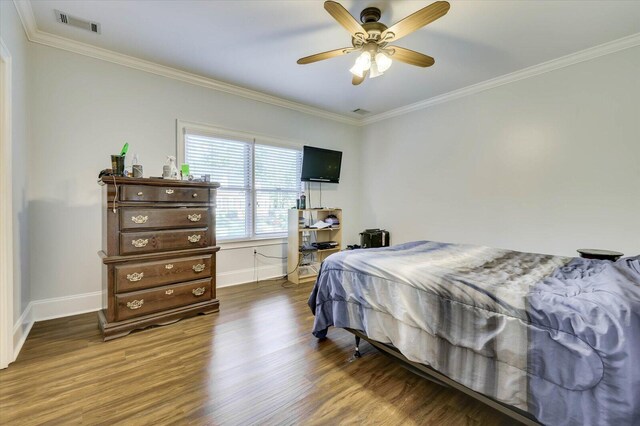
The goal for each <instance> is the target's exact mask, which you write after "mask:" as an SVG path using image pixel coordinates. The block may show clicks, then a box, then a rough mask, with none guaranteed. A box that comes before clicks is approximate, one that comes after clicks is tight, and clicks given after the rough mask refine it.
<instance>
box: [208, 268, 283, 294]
mask: <svg viewBox="0 0 640 426" xmlns="http://www.w3.org/2000/svg"><path fill="white" fill-rule="evenodd" d="M286 273H287V264H286V263H282V264H276V265H262V266H259V267H258V268H245V269H236V270H235V271H229V272H219V273H218V274H217V275H216V287H217V288H222V287H230V286H232V285H239V284H246V283H250V282H253V281H256V280H269V279H271V278H277V277H282V276H283V275H285V274H286Z"/></svg>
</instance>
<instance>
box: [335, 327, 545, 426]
mask: <svg viewBox="0 0 640 426" xmlns="http://www.w3.org/2000/svg"><path fill="white" fill-rule="evenodd" d="M345 330H347V331H348V332H350V333H352V334H354V335H355V338H356V346H355V352H354V354H353V357H354V358H360V356H361V355H360V339H364V340H366V341H367V342H369V343H370V344H371V345H372V346H373V347H375V348H376V349H378V350H380V351H381V352H382V353H384V354H385V355H388V356H390V357H392V358H393V359H394V360H395V361H397V362H399V363H400V365H402V366H403V367H405V368H406V369H408V370H409V371H411V372H413V373H415V374H417V375H419V376H420V377H423V378H425V379H427V380H430V381H432V382H434V383H436V384H438V385H440V386H444V387H451V388H454V389H457V390H459V391H461V392H464V393H465V394H467V395H469V396H471V397H472V398H475V399H477V400H478V401H480V402H482V403H484V404H487V405H489V406H490V407H492V408H495V409H496V410H498V411H500V412H501V413H503V414H506V415H507V416H509V417H511V418H512V419H514V420H517V421H519V422H520V423H522V424H525V425H527V426H539V425H540V423H538V422H537V421H536V419H535V418H534V417H533V416H532V415H531V414H529V413H527V412H525V411H522V410H520V409H518V408H516V407H512V406H510V405H507V404H504V403H502V402H500V401H496V400H495V399H493V398H489V397H488V396H485V395H482V394H481V393H478V392H476V391H474V390H472V389H469V388H468V387H466V386H464V385H461V384H460V383H458V382H456V381H454V380H452V379H450V378H449V377H447V376H445V375H444V374H442V373H440V372H438V371H436V370H434V369H433V368H431V367H429V366H426V365H423V364H420V363H417V362H413V361H410V360H408V359H407V358H406V357H405V356H404V355H402V354H401V353H400V351H399V350H398V349H397V348H395V347H394V346H391V345H387V344H384V343H380V342H377V341H375V340H372V339H370V338H369V337H368V336H367V335H366V334H364V333H362V332H361V331H358V330H354V329H351V328H345Z"/></svg>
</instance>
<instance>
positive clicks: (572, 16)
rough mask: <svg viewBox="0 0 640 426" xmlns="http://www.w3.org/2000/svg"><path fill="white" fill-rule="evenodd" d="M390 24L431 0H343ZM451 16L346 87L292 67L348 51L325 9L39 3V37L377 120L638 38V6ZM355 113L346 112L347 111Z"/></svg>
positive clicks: (292, 4) (472, 8) (336, 69)
mask: <svg viewBox="0 0 640 426" xmlns="http://www.w3.org/2000/svg"><path fill="white" fill-rule="evenodd" d="M341 3H342V5H343V6H344V7H345V8H347V10H349V12H351V14H352V15H353V16H355V17H356V18H359V16H360V11H361V10H362V9H363V8H365V7H367V6H376V7H379V8H380V9H381V10H382V18H381V21H382V22H383V23H385V24H387V25H389V26H390V25H391V24H393V23H394V22H396V21H398V20H400V19H402V18H403V17H405V16H407V15H409V14H411V13H413V12H415V11H416V10H418V9H421V8H422V7H424V6H426V5H428V4H430V3H431V1H430V0H424V1H390V0H386V1H379V0H350V1H346V0H345V1H341ZM451 3H452V4H451V9H450V10H449V13H448V14H447V15H445V16H444V17H442V18H440V19H439V20H437V21H435V22H433V23H432V24H430V25H428V26H426V27H424V28H422V29H420V30H418V31H417V32H415V33H413V34H411V35H409V36H407V37H405V38H403V39H401V40H399V41H398V42H397V45H399V46H402V47H406V48H409V49H413V50H417V51H419V52H423V53H426V54H428V55H430V56H433V57H434V58H435V60H436V63H435V65H434V66H433V67H431V68H418V67H413V66H411V65H407V64H403V63H399V62H395V63H394V64H393V66H392V67H391V68H390V69H389V70H388V71H387V72H386V73H385V75H384V76H382V77H380V78H376V79H368V80H366V81H365V82H364V83H363V84H361V85H360V86H352V85H351V74H350V73H349V71H348V70H349V68H350V67H351V65H352V63H353V61H354V60H355V56H354V55H347V56H344V57H339V58H333V59H329V60H326V61H322V62H318V63H315V64H309V65H297V64H296V60H297V59H298V58H300V57H303V56H308V55H310V54H314V53H318V52H322V51H326V50H332V49H336V48H340V47H345V46H349V45H350V35H349V34H348V33H347V31H346V30H344V29H343V28H342V27H341V26H339V25H338V24H337V22H335V21H334V20H333V18H331V16H330V15H329V14H328V13H326V12H325V10H324V8H323V2H322V1H315V0H307V1H300V0H298V1H293V0H291V1H260V0H257V1H239V0H235V1H187V0H180V1H171V0H165V1H141V0H128V1H120V0H111V1H93V0H83V1H79V0H69V1H65V0H37V1H32V2H31V6H32V8H33V12H34V15H35V18H36V23H37V26H38V29H39V30H41V31H45V32H48V33H51V34H55V35H59V36H63V37H67V38H70V39H73V40H77V41H81V42H84V43H88V44H92V45H95V46H98V47H102V48H105V49H109V50H113V51H116V52H120V53H124V54H127V55H131V56H135V57H138V58H141V59H145V60H148V61H152V62H156V63H159V64H162V65H167V66H170V67H174V68H177V69H181V70H185V71H189V72H192V73H195V74H199V75H202V76H205V77H209V78H213V79H216V80H219V81H223V82H227V83H231V84H234V85H238V86H242V87H245V88H249V89H253V90H257V91H260V92H264V93H267V94H270V95H275V96H278V97H281V98H284V99H288V100H292V101H296V102H300V103H303V104H307V105H311V106H314V107H318V108H322V109H325V110H328V111H332V112H336V113H340V114H348V115H349V114H350V111H352V110H354V109H356V108H363V109H366V110H369V111H371V112H372V113H374V114H379V113H382V112H385V111H389V110H392V109H395V108H398V107H402V106H405V105H408V104H412V103H415V102H419V101H422V100H425V99H428V98H431V97H434V96H437V95H441V94H444V93H447V92H450V91H452V90H455V89H460V88H463V87H466V86H469V85H472V84H475V83H479V82H482V81H485V80H488V79H491V78H495V77H498V76H501V75H504V74H508V73H511V72H514V71H517V70H520V69H523V68H526V67H529V66H533V65H537V64H540V63H542V62H546V61H549V60H552V59H556V58H559V57H562V56H565V55H568V54H570V53H574V52H577V51H580V50H584V49H587V48H589V47H593V46H597V45H600V44H603V43H606V42H610V41H612V40H616V39H619V38H622V37H625V36H628V35H631V34H635V33H638V32H640V1H452V2H451ZM54 9H59V10H61V11H64V12H66V13H68V14H70V15H74V16H77V17H80V18H84V19H88V20H93V21H97V22H99V23H100V24H101V25H102V28H101V29H102V33H101V34H99V35H97V34H93V33H90V32H88V31H84V30H81V29H77V28H73V27H69V26H65V25H62V24H60V23H58V22H56V20H55V16H54V12H53V11H54ZM350 115H352V116H353V115H354V114H350Z"/></svg>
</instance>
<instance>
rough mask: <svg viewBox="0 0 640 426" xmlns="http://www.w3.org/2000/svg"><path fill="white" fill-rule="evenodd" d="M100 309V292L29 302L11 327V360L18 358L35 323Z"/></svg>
mask: <svg viewBox="0 0 640 426" xmlns="http://www.w3.org/2000/svg"><path fill="white" fill-rule="evenodd" d="M101 307H102V292H101V291H96V292H93V293H84V294H75V295H73V296H64V297H54V298H52V299H43V300H34V301H31V302H29V305H27V308H26V309H25V310H24V312H23V313H22V315H20V318H18V321H16V323H15V325H14V326H13V360H14V361H15V360H16V358H18V354H19V353H20V350H21V349H22V345H24V342H25V340H27V336H28V335H29V332H30V331H31V327H33V324H34V323H35V322H36V321H45V320H50V319H54V318H62V317H68V316H71V315H78V314H84V313H86V312H95V311H98V310H100V309H101Z"/></svg>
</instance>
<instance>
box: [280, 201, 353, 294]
mask: <svg viewBox="0 0 640 426" xmlns="http://www.w3.org/2000/svg"><path fill="white" fill-rule="evenodd" d="M331 214H332V215H335V216H336V217H337V218H338V221H339V222H340V224H339V225H337V226H334V227H331V228H322V229H313V228H304V227H301V226H300V221H301V220H304V226H311V225H313V224H314V223H316V222H317V221H319V220H322V221H324V219H326V218H327V217H328V216H329V215H331ZM322 241H335V242H337V243H338V246H337V247H335V248H331V249H325V250H314V251H305V252H304V253H303V252H301V251H300V247H302V245H303V244H304V243H312V242H322ZM340 250H342V209H291V210H289V238H288V249H287V272H288V273H289V281H291V282H292V283H295V284H298V283H301V282H308V281H314V280H315V279H316V277H317V276H318V274H317V273H315V272H311V271H309V268H307V267H305V266H306V265H303V263H306V262H307V261H308V260H310V259H313V264H314V265H315V266H316V267H318V268H319V266H320V264H321V263H322V262H323V261H324V259H325V258H326V257H327V256H329V255H331V254H333V253H336V252H338V251H340ZM303 256H304V258H303ZM292 271H293V272H292Z"/></svg>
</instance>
